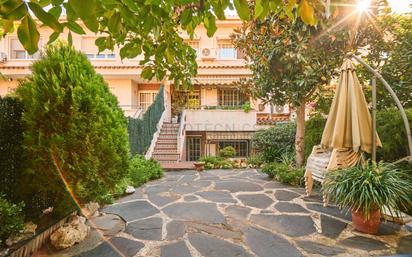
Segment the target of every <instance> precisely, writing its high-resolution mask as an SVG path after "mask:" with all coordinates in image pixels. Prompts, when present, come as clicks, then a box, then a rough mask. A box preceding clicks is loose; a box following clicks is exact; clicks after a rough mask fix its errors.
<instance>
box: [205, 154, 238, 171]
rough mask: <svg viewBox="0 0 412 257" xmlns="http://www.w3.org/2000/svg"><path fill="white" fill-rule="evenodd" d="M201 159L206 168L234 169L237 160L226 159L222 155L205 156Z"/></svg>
mask: <svg viewBox="0 0 412 257" xmlns="http://www.w3.org/2000/svg"><path fill="white" fill-rule="evenodd" d="M200 161H202V162H204V163H205V169H207V170H210V169H233V168H235V167H236V164H235V162H233V161H231V160H229V159H225V158H223V157H221V156H203V157H201V158H200Z"/></svg>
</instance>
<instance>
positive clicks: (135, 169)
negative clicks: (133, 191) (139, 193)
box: [129, 155, 163, 187]
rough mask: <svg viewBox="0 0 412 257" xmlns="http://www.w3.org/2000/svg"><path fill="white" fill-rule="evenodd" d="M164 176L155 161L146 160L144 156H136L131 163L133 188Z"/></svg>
mask: <svg viewBox="0 0 412 257" xmlns="http://www.w3.org/2000/svg"><path fill="white" fill-rule="evenodd" d="M162 176H163V169H162V168H161V167H160V164H159V163H158V162H157V161H156V160H153V159H150V160H146V159H145V158H144V156H142V155H135V156H134V157H133V158H132V161H131V163H130V174H129V177H130V181H131V182H132V184H133V186H135V187H138V186H140V185H142V184H144V183H146V182H148V181H150V180H153V179H158V178H161V177H162Z"/></svg>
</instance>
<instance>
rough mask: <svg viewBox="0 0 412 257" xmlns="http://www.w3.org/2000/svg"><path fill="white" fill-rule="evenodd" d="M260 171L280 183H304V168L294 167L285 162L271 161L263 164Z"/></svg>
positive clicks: (297, 184)
mask: <svg viewBox="0 0 412 257" xmlns="http://www.w3.org/2000/svg"><path fill="white" fill-rule="evenodd" d="M262 172H263V173H266V174H268V176H269V177H270V178H274V179H276V180H278V181H280V182H282V183H285V184H289V185H292V186H303V185H304V183H305V182H304V177H303V176H304V173H305V171H304V169H303V168H296V167H294V166H291V165H288V164H287V163H281V162H271V163H267V164H265V165H263V167H262Z"/></svg>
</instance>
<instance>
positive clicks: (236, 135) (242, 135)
mask: <svg viewBox="0 0 412 257" xmlns="http://www.w3.org/2000/svg"><path fill="white" fill-rule="evenodd" d="M252 136H253V132H207V133H206V140H239V139H243V140H248V139H251V138H252Z"/></svg>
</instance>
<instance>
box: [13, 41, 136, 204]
mask: <svg viewBox="0 0 412 257" xmlns="http://www.w3.org/2000/svg"><path fill="white" fill-rule="evenodd" d="M16 93H17V95H18V97H20V99H21V100H22V103H23V105H24V108H25V112H24V114H23V121H24V123H25V126H26V131H25V132H24V147H25V148H26V150H27V155H28V158H27V161H28V166H29V168H28V169H27V173H28V176H26V178H28V179H29V180H31V181H30V185H32V188H31V189H29V190H34V191H35V192H36V194H37V195H38V196H39V197H40V198H41V199H45V198H48V199H50V198H52V201H51V202H54V203H55V205H58V203H59V202H61V201H62V199H65V195H66V192H65V190H67V189H65V187H64V185H63V183H62V180H61V179H60V175H59V172H58V170H57V169H56V165H55V163H57V165H58V166H59V167H60V168H61V170H60V171H61V173H62V175H63V177H64V178H65V180H66V182H67V183H68V185H69V187H70V189H71V190H72V191H73V193H74V196H75V197H76V198H78V199H80V201H82V202H86V201H90V200H97V201H100V202H101V201H104V200H106V199H107V197H109V196H110V193H111V192H113V190H114V188H115V185H116V183H118V182H119V181H120V180H121V179H122V178H123V177H125V176H126V175H127V172H128V169H129V161H130V154H129V143H128V135H127V121H126V119H125V117H124V115H123V113H122V110H121V109H120V108H119V107H118V103H117V99H116V97H115V96H113V95H112V94H111V93H110V91H109V89H108V86H107V84H106V83H105V81H104V80H103V78H102V76H100V75H98V74H97V73H96V72H95V70H94V69H93V67H92V65H91V64H90V62H89V61H88V59H87V58H86V57H85V55H84V54H82V53H80V52H78V51H76V50H75V49H74V48H73V47H71V46H68V45H66V44H64V43H57V44H54V45H51V46H48V48H47V49H46V50H45V52H44V55H43V57H42V58H41V59H40V60H39V61H37V62H35V63H34V64H33V66H32V76H31V77H30V78H28V79H26V80H24V81H22V82H21V85H20V87H19V88H18V90H17V92H16ZM54 161H55V162H54ZM49 202H50V201H49Z"/></svg>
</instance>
